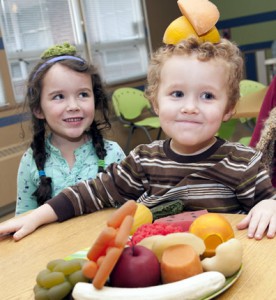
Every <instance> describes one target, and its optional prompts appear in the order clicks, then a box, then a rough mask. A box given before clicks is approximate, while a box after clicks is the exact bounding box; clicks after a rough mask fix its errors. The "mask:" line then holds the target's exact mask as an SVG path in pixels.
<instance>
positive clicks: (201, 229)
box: [189, 213, 235, 257]
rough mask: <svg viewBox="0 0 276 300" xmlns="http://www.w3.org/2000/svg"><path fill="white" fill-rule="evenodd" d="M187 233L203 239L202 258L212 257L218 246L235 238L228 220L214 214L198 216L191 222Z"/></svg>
mask: <svg viewBox="0 0 276 300" xmlns="http://www.w3.org/2000/svg"><path fill="white" fill-rule="evenodd" d="M189 231H190V232H191V233H193V234H195V235H196V236H198V237H200V238H202V239H203V241H204V243H205V246H206V250H205V252H204V253H203V257H211V256H214V255H215V251H216V248H217V246H218V245H220V244H221V243H224V242H226V241H228V240H229V239H231V238H234V236H235V234H234V231H233V228H232V226H231V224H230V223H229V222H228V220H227V219H226V218H225V217H223V216H222V215H220V214H216V213H208V214H204V215H202V216H199V217H198V218H197V219H195V220H194V221H193V223H192V224H191V226H190V229H189Z"/></svg>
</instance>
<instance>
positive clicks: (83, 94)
mask: <svg viewBox="0 0 276 300" xmlns="http://www.w3.org/2000/svg"><path fill="white" fill-rule="evenodd" d="M79 97H80V98H87V97H89V94H88V93H87V92H81V93H80V94H79Z"/></svg>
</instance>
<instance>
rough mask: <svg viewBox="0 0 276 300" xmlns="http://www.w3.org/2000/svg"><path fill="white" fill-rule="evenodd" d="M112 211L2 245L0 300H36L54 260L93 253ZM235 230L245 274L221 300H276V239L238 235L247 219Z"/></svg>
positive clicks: (4, 241)
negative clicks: (40, 278) (37, 285)
mask: <svg viewBox="0 0 276 300" xmlns="http://www.w3.org/2000/svg"><path fill="white" fill-rule="evenodd" d="M112 211H113V209H107V210H103V211H100V212H97V213H94V214H90V215H85V216H81V217H77V218H74V219H71V220H68V221H66V222H63V223H53V224H50V225H46V226H43V227H41V228H39V229H38V230H37V231H36V232H34V233H33V234H31V235H29V236H27V237H25V238H24V239H22V240H21V241H19V242H14V241H13V240H12V238H11V237H4V238H1V239H2V240H1V241H0V266H1V272H0V282H1V288H0V299H3V300H14V299H16V300H18V299H19V300H21V299H22V300H29V299H34V294H33V290H32V289H33V287H34V285H35V278H36V275H37V274H38V273H39V272H40V271H41V270H43V269H44V268H45V267H46V264H47V263H48V262H49V261H50V260H53V259H57V258H64V257H66V256H68V255H69V254H72V253H74V252H76V251H78V250H81V249H83V248H86V247H90V246H91V245H92V243H93V241H94V240H95V238H96V237H97V236H98V234H99V232H100V231H101V230H102V228H103V227H104V226H105V224H106V218H107V216H108V215H109V214H110V213H112ZM224 216H225V217H226V218H227V219H228V220H229V221H230V222H231V224H232V225H233V228H234V230H235V236H236V238H238V239H239V240H241V242H242V245H243V248H244V257H243V272H242V274H241V276H240V278H239V279H238V280H237V282H236V283H235V284H234V285H233V286H232V287H230V288H229V289H228V290H227V291H225V292H224V293H223V294H222V295H220V296H219V299H235V300H238V299H241V300H247V299H250V300H251V299H276V290H275V272H276V250H275V249H276V238H275V239H273V240H269V239H267V238H264V239H263V240H261V241H256V240H251V239H248V238H247V236H246V234H247V231H246V230H244V231H238V230H236V229H235V224H237V223H238V222H239V221H240V220H241V219H242V218H243V217H244V216H242V215H229V214H225V215H224Z"/></svg>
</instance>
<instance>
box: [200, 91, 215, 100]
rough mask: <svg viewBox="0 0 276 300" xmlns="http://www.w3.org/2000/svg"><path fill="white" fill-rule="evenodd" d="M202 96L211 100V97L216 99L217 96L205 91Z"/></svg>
mask: <svg viewBox="0 0 276 300" xmlns="http://www.w3.org/2000/svg"><path fill="white" fill-rule="evenodd" d="M201 98H203V99H207V100H210V99H214V98H215V96H214V95H213V94H212V93H208V92H204V93H202V94H201Z"/></svg>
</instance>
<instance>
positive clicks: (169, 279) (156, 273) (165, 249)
mask: <svg viewBox="0 0 276 300" xmlns="http://www.w3.org/2000/svg"><path fill="white" fill-rule="evenodd" d="M128 205H130V204H127V203H126V204H125V205H123V206H122V207H121V208H119V209H118V210H117V211H116V213H117V214H118V215H119V216H120V222H116V224H117V225H116V226H117V227H116V228H117V229H116V230H117V232H119V231H120V227H121V226H122V224H123V219H124V217H123V215H124V213H122V211H123V210H124V206H128ZM131 205H132V204H131ZM141 205H142V204H140V206H141ZM133 210H134V208H133ZM125 211H127V210H126V209H125ZM141 211H143V210H142V209H140V212H141ZM137 212H138V210H136V212H135V213H134V214H133V211H132V212H131V213H132V215H133V216H134V217H133V218H134V223H135V218H138V219H140V215H139V213H138V214H137ZM126 217H127V215H125V218H126ZM113 218H114V216H112V217H111V219H113ZM115 219H117V217H116V218H115ZM210 220H211V221H212V222H210ZM107 224H108V223H107ZM120 224H121V225H120ZM140 224H141V225H140V226H139V227H137V228H136V230H135V231H134V234H133V237H132V238H134V239H135V236H136V235H137V236H138V237H139V242H137V240H135V242H134V243H131V242H130V243H129V245H128V246H127V247H124V248H123V249H122V248H120V249H121V252H120V255H119V257H117V256H116V257H115V259H116V262H115V261H114V260H112V262H111V261H110V260H108V259H107V256H108V254H109V253H110V252H111V251H112V249H113V248H114V245H116V243H115V242H114V241H115V240H116V238H115V237H114V236H112V237H111V238H109V239H106V240H105V242H104V243H103V244H104V245H103V244H102V245H101V247H100V248H101V251H100V252H101V254H99V253H98V252H95V253H96V255H95V253H94V250H93V249H96V248H95V245H96V244H97V243H98V241H99V239H100V236H101V235H102V233H101V234H100V236H99V238H98V239H97V240H96V241H95V244H94V245H92V247H91V249H90V251H89V252H88V258H89V261H88V262H87V263H86V264H85V265H84V267H83V272H84V274H85V275H86V276H87V275H89V276H90V278H91V280H92V284H88V285H89V286H90V288H89V290H88V287H87V284H83V283H79V284H77V285H76V287H75V288H74V290H73V297H74V298H75V299H105V300H108V299H124V297H125V298H126V297H127V299H129V298H130V296H131V297H133V299H139V298H137V297H140V296H141V295H139V293H143V299H145V300H146V299H185V297H187V295H188V294H187V293H189V295H188V296H189V297H190V298H189V299H200V298H203V297H205V296H207V295H209V294H210V293H212V292H215V291H217V290H218V289H220V288H221V287H222V286H223V285H224V283H225V280H226V277H227V276H231V275H233V274H234V273H235V272H237V271H238V270H239V268H240V266H241V263H242V247H241V244H240V242H239V241H238V240H237V239H235V238H233V236H234V232H233V229H232V227H231V225H230V224H229V222H228V221H227V220H226V219H225V218H223V217H221V216H220V215H218V214H211V213H210V214H209V213H205V214H203V215H200V216H199V217H198V218H197V219H196V220H195V221H193V223H192V224H191V226H190V229H191V230H190V232H183V228H182V227H181V226H178V227H177V226H172V225H165V224H163V223H146V224H142V222H141V223H140ZM203 224H205V226H203ZM206 224H207V225H206ZM166 226H168V227H169V228H170V230H172V231H173V232H166ZM107 228H108V226H107ZM145 228H146V230H145ZM177 228H178V229H180V231H182V232H175V230H177ZM128 229H129V233H130V232H131V230H132V229H133V228H131V226H129V227H128ZM201 229H204V230H201ZM105 230H106V228H105V229H104V230H103V232H104V231H105ZM141 232H143V233H146V234H145V235H144V237H143V238H141V239H140V237H141ZM193 232H194V233H193ZM124 233H125V236H126V230H124ZM154 233H155V234H154ZM164 233H165V234H164ZM125 236H124V240H125ZM210 236H213V237H216V236H218V237H219V238H217V239H216V238H214V240H215V241H216V242H217V241H218V240H219V241H220V243H218V245H217V246H216V248H215V252H214V253H213V254H212V257H206V258H205V256H204V254H205V253H206V251H207V252H208V253H209V252H210V249H212V250H213V248H214V245H213V244H212V243H210V242H209V240H210V239H208V237H210ZM205 240H207V243H205ZM211 240H212V239H211ZM206 245H207V246H208V247H211V248H210V249H209V248H207V247H206ZM120 246H122V244H120ZM210 256H211V255H210ZM91 259H92V261H91ZM104 262H105V263H106V265H107V266H108V267H106V268H105V271H106V272H105V274H104V280H102V281H101V285H100V286H99V285H98V282H97V281H96V284H95V279H96V278H97V275H98V272H99V271H100V268H101V267H102V265H103V264H104ZM90 263H92V264H93V265H94V266H95V265H98V266H97V268H95V269H94V271H93V272H90V271H87V270H88V269H89V268H90V267H88V268H86V266H89V264H90ZM199 278H200V281H199ZM187 282H190V285H189V288H187V286H186V284H187ZM183 287H185V290H184V289H183ZM162 290H164V294H162V293H163V292H162ZM179 291H181V297H180V293H179ZM168 293H169V294H170V296H168ZM138 295H139V296H138Z"/></svg>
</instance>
